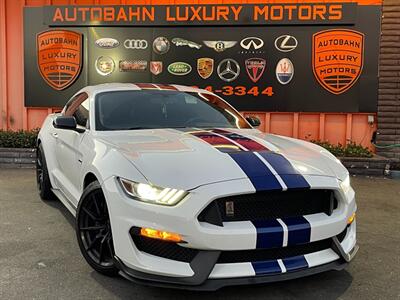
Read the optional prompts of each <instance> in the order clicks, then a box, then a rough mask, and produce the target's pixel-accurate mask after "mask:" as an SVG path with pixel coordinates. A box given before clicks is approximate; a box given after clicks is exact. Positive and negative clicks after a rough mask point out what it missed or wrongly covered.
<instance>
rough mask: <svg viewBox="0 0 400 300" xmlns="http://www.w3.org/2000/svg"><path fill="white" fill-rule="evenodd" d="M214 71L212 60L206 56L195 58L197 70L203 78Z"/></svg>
mask: <svg viewBox="0 0 400 300" xmlns="http://www.w3.org/2000/svg"><path fill="white" fill-rule="evenodd" d="M213 71H214V60H213V59H212V58H208V57H202V58H199V59H197V72H198V73H199V75H200V76H201V78H203V79H207V78H208V77H210V76H211V74H212V73H213Z"/></svg>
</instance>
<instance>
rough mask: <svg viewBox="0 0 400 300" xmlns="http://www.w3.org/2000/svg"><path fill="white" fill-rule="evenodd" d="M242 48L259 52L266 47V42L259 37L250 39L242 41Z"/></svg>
mask: <svg viewBox="0 0 400 300" xmlns="http://www.w3.org/2000/svg"><path fill="white" fill-rule="evenodd" d="M240 46H242V48H243V49H246V50H250V49H253V50H258V49H260V48H262V47H263V46H264V41H263V40H262V39H260V38H258V37H248V38H245V39H243V40H241V41H240Z"/></svg>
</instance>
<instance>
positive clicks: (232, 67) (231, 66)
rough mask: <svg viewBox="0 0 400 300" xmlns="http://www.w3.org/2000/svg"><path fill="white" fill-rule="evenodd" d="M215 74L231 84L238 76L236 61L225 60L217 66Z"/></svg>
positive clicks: (238, 67) (238, 70)
mask: <svg viewBox="0 0 400 300" xmlns="http://www.w3.org/2000/svg"><path fill="white" fill-rule="evenodd" d="M217 73H218V76H219V78H221V79H222V80H223V81H226V82H231V81H234V80H235V79H236V78H237V77H238V76H239V74H240V66H239V64H238V63H237V61H236V60H233V59H231V58H226V59H224V60H222V61H221V62H220V63H219V64H218V67H217Z"/></svg>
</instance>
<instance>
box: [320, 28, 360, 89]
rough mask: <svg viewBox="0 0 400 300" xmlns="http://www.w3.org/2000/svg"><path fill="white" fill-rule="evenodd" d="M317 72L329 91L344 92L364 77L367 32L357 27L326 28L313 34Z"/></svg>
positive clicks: (321, 82)
mask: <svg viewBox="0 0 400 300" xmlns="http://www.w3.org/2000/svg"><path fill="white" fill-rule="evenodd" d="M312 51H313V52H312V54H313V59H312V64H313V72H314V75H315V78H316V79H317V80H318V82H319V83H320V84H321V85H322V86H323V87H324V88H325V89H326V90H328V91H329V92H331V93H333V94H336V95H338V94H341V93H344V92H345V91H347V90H348V89H349V88H351V87H352V86H353V85H354V84H355V83H356V81H357V79H358V78H359V77H360V75H361V72H362V68H363V61H364V34H362V33H361V32H358V31H354V30H348V29H342V30H335V29H333V30H324V31H320V32H317V33H315V34H314V35H313V50H312Z"/></svg>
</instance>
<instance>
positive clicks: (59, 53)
mask: <svg viewBox="0 0 400 300" xmlns="http://www.w3.org/2000/svg"><path fill="white" fill-rule="evenodd" d="M36 49H37V60H38V67H39V72H40V75H42V77H43V79H44V80H45V81H46V83H47V84H48V85H50V86H51V87H52V88H53V89H56V90H63V89H65V88H67V87H68V86H70V85H71V84H72V83H74V81H75V80H76V79H77V78H78V75H79V73H80V72H81V69H82V35H81V34H80V33H77V32H74V31H69V30H49V31H45V32H42V33H39V34H38V35H37V37H36Z"/></svg>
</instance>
